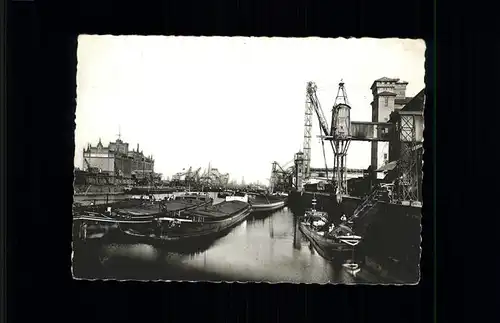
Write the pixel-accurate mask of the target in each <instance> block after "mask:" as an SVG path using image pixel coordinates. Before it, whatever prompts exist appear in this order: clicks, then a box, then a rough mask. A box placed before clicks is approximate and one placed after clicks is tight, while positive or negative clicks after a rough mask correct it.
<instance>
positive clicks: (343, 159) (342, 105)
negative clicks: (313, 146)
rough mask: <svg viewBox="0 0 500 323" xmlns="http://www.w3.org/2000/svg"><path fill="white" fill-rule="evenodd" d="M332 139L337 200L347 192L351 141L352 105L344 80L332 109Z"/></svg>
mask: <svg viewBox="0 0 500 323" xmlns="http://www.w3.org/2000/svg"><path fill="white" fill-rule="evenodd" d="M331 125H332V128H331V131H330V133H331V140H332V141H333V144H334V147H335V148H334V150H333V152H334V156H335V157H334V161H333V164H334V165H333V170H334V183H335V193H336V195H337V200H338V201H339V202H340V201H341V200H342V195H346V194H347V150H348V149H349V145H350V143H351V107H350V106H349V101H348V100H347V93H346V90H345V87H344V82H342V81H340V83H339V88H338V90H337V97H336V98H335V103H334V105H333V110H332V123H331Z"/></svg>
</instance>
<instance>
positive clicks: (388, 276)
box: [289, 192, 422, 284]
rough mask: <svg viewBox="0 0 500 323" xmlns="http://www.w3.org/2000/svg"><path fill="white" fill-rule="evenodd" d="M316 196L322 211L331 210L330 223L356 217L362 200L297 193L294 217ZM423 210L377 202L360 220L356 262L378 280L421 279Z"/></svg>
mask: <svg viewBox="0 0 500 323" xmlns="http://www.w3.org/2000/svg"><path fill="white" fill-rule="evenodd" d="M313 196H315V197H316V199H317V202H318V204H317V205H318V208H320V209H322V210H324V211H327V212H328V213H329V215H330V220H332V221H334V222H340V217H341V216H342V213H345V214H347V215H349V214H353V212H354V210H355V209H356V207H357V206H358V205H359V204H360V203H361V201H362V199H361V198H357V197H343V199H342V202H341V203H340V204H339V203H337V201H336V197H335V196H333V195H330V194H327V193H308V192H304V193H303V194H301V193H298V192H293V193H292V194H291V196H290V198H289V205H290V207H292V209H294V214H303V210H304V208H305V207H306V206H308V205H310V203H311V200H312V198H313ZM421 219H422V215H421V207H418V206H409V205H398V204H391V203H386V202H377V203H376V205H375V206H374V207H373V209H371V210H370V211H369V212H368V213H367V214H366V215H365V216H363V217H361V218H359V219H356V220H355V221H354V224H353V230H354V232H355V233H356V234H359V235H360V236H362V237H363V240H362V241H361V242H360V243H359V245H357V246H356V251H355V258H356V259H355V261H356V262H358V263H360V264H363V268H366V270H369V271H371V272H372V273H373V274H375V275H377V277H379V278H382V279H384V277H385V280H387V281H392V282H396V283H398V282H399V283H406V284H408V283H416V282H418V280H419V277H420V274H419V268H420V267H419V264H420V242H421V235H420V231H421Z"/></svg>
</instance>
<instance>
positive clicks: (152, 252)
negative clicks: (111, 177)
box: [73, 194, 360, 284]
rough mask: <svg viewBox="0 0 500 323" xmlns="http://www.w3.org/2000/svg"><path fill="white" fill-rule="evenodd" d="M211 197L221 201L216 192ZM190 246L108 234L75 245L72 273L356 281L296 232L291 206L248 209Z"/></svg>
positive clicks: (96, 276)
mask: <svg viewBox="0 0 500 323" xmlns="http://www.w3.org/2000/svg"><path fill="white" fill-rule="evenodd" d="M213 196H214V198H215V201H214V203H217V202H220V201H222V200H221V199H218V198H216V196H215V194H214V195H213ZM198 247H199V248H197V249H198V250H196V251H179V250H175V251H174V250H169V249H168V248H166V247H164V246H155V245H149V244H130V243H119V242H116V241H114V240H113V239H112V238H108V239H103V241H101V242H97V243H94V242H93V243H89V244H88V245H86V246H85V248H82V249H81V250H75V253H74V257H73V261H74V263H73V273H74V276H75V277H76V278H84V279H118V280H127V279H133V280H188V281H253V282H257V281H266V282H274V283H278V282H289V283H343V284H346V283H347V284H349V283H356V282H360V278H359V277H358V278H356V279H354V278H353V277H352V276H351V275H350V274H348V273H347V272H345V271H344V270H343V268H342V267H340V268H334V266H333V265H332V264H331V263H330V262H328V261H327V260H325V259H324V258H322V257H321V256H320V255H319V254H318V253H317V252H316V251H315V250H314V248H313V247H312V245H311V244H310V243H309V242H308V241H307V240H306V239H305V237H303V236H302V234H301V232H300V230H299V229H298V221H297V220H296V217H294V214H293V212H292V210H291V209H289V208H287V207H285V208H283V209H281V210H278V211H275V212H273V213H270V214H267V215H264V216H259V217H258V218H256V217H254V216H252V215H250V216H249V218H247V219H246V220H245V221H244V222H242V223H240V224H239V225H238V226H236V227H234V228H233V229H232V230H231V231H230V232H229V233H228V234H227V235H225V236H223V237H221V238H219V239H217V240H216V241H212V242H211V243H210V244H208V245H206V246H198Z"/></svg>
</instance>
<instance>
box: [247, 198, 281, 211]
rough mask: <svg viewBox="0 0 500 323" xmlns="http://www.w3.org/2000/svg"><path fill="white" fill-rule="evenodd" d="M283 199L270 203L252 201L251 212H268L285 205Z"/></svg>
mask: <svg viewBox="0 0 500 323" xmlns="http://www.w3.org/2000/svg"><path fill="white" fill-rule="evenodd" d="M285 204H286V203H285V201H276V202H271V203H252V213H259V212H270V211H275V210H278V209H281V208H283V207H285Z"/></svg>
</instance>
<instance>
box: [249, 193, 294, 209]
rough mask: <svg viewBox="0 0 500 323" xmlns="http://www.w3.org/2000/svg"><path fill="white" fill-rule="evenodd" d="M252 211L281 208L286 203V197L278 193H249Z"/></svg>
mask: <svg viewBox="0 0 500 323" xmlns="http://www.w3.org/2000/svg"><path fill="white" fill-rule="evenodd" d="M249 201H250V204H251V205H252V212H253V213H257V212H269V211H274V210H278V209H281V208H282V207H284V206H285V205H286V198H284V197H282V196H278V195H265V194H249Z"/></svg>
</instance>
